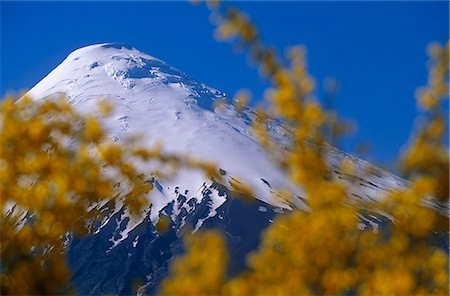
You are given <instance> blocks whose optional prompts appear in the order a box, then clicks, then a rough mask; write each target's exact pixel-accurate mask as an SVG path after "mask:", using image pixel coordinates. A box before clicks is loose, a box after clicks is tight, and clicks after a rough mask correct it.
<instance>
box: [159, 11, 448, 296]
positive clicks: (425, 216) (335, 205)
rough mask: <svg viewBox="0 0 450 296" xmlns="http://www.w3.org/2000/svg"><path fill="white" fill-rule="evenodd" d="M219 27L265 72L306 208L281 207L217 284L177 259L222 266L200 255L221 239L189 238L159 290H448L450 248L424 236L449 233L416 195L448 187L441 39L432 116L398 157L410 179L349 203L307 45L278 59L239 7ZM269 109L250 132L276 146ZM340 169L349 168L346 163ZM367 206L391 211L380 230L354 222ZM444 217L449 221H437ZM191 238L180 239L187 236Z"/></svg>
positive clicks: (287, 160)
mask: <svg viewBox="0 0 450 296" xmlns="http://www.w3.org/2000/svg"><path fill="white" fill-rule="evenodd" d="M217 7H218V6H214V7H213V9H214V13H221V12H220V10H219V8H217ZM218 30H219V32H221V34H219V36H220V37H223V38H235V39H238V40H240V41H242V42H243V43H244V44H245V45H246V46H247V48H248V49H249V51H250V52H251V54H252V56H253V58H255V59H256V61H257V62H258V65H259V66H260V68H261V69H262V70H263V73H265V74H266V75H267V76H268V77H269V78H270V79H271V81H272V83H273V86H274V87H273V89H271V90H269V91H268V95H267V97H268V101H269V103H270V107H271V108H273V109H274V110H275V112H274V114H273V115H275V116H277V117H278V118H280V119H281V120H283V121H284V122H285V124H286V125H288V127H289V130H290V131H291V133H292V141H291V144H290V145H289V146H288V147H287V148H288V149H287V152H286V153H285V154H283V156H284V158H283V159H281V160H280V165H281V167H282V168H283V169H285V170H286V172H287V173H288V174H289V176H290V177H291V178H292V180H293V181H294V182H295V184H297V185H298V186H299V187H301V188H302V189H303V190H304V192H305V194H306V196H305V198H306V199H307V202H308V205H309V207H310V209H311V212H304V211H301V210H293V211H292V212H291V213H287V214H283V215H279V216H278V217H277V218H276V219H275V220H274V222H273V224H272V225H270V226H269V227H268V228H267V229H266V230H265V232H264V234H263V235H262V238H261V240H262V241H261V243H260V245H259V247H258V249H257V250H256V251H254V252H253V253H251V254H250V255H249V256H248V258H247V269H246V270H245V271H243V272H242V273H241V274H239V275H237V276H233V277H227V278H225V279H222V280H221V281H222V284H221V285H217V283H216V282H214V283H211V284H208V283H205V282H204V281H203V278H202V277H197V278H196V280H195V281H187V280H186V278H189V280H191V279H192V276H191V275H187V274H184V273H180V272H177V270H178V268H179V266H180V265H186V266H191V264H194V262H195V263H198V262H204V264H203V265H201V264H196V265H195V266H196V268H195V272H193V273H192V274H194V275H200V274H203V273H204V272H210V273H213V274H221V275H222V274H224V272H226V264H221V265H212V264H210V261H209V260H201V258H205V256H206V255H205V253H206V252H208V253H209V256H208V258H209V259H210V260H218V259H217V258H215V256H218V254H217V253H216V252H215V251H214V249H215V248H216V249H217V248H219V249H220V250H221V252H222V246H220V247H218V246H214V247H213V245H212V244H211V245H208V244H207V243H208V242H205V241H202V243H203V248H201V249H200V248H195V247H190V245H191V244H192V243H190V244H188V246H187V252H186V254H185V255H182V256H180V257H179V258H175V260H174V261H173V263H172V268H173V270H175V271H174V272H173V273H172V274H171V275H170V276H169V277H168V278H166V279H165V281H164V282H163V284H162V287H161V290H160V293H161V294H163V295H186V294H190V293H192V291H194V290H195V293H196V294H198V295H341V294H345V295H353V294H361V295H448V293H449V283H448V281H449V277H448V263H449V261H448V254H447V253H446V252H445V251H444V250H443V249H442V248H440V247H436V246H433V245H432V244H431V243H430V241H431V240H432V238H433V235H434V233H435V231H446V232H448V215H442V214H439V213H438V212H437V211H435V210H434V209H433V208H431V207H426V206H424V203H423V202H424V200H425V199H426V198H429V197H435V198H438V199H440V200H441V201H444V200H445V201H447V205H448V191H447V192H446V193H445V192H444V193H443V192H442V191H443V190H444V189H447V190H448V152H447V150H448V148H446V147H445V143H444V140H443V139H444V131H445V130H446V128H447V126H446V125H448V120H446V119H445V118H444V117H443V115H442V107H441V105H442V102H443V99H444V98H445V97H446V96H447V89H448V45H447V47H446V48H445V49H442V48H440V47H438V46H436V45H434V46H433V47H432V48H431V50H430V52H431V58H432V68H431V71H430V82H429V86H428V87H427V88H425V89H424V90H422V91H421V92H420V94H419V103H420V104H421V106H423V107H425V108H426V110H428V111H429V112H428V116H429V117H428V121H427V124H426V125H425V126H424V127H423V130H422V132H419V134H418V136H416V137H415V138H414V139H415V140H414V141H413V144H412V145H411V146H410V148H409V149H408V151H407V153H406V155H405V157H404V161H403V163H402V164H403V166H404V167H405V168H406V171H408V172H411V174H412V175H413V176H415V178H414V179H413V180H412V182H411V183H410V184H409V186H408V187H407V188H405V189H404V190H403V191H399V192H394V193H392V194H390V195H389V196H387V197H385V198H384V200H383V202H381V203H376V204H375V203H368V202H367V203H366V204H363V205H359V206H358V207H356V206H355V205H354V204H351V202H350V201H349V200H348V198H347V188H346V187H345V186H344V184H342V183H340V182H339V181H338V180H336V179H334V178H332V177H331V174H330V167H329V164H328V163H327V161H326V159H325V158H324V156H323V151H324V149H325V145H326V144H325V142H324V139H323V138H324V137H323V127H324V126H325V125H326V124H329V122H327V121H328V118H327V113H326V112H325V111H324V110H323V108H322V107H321V106H320V105H319V104H318V103H317V102H316V101H315V100H314V99H312V97H311V92H312V90H313V88H314V82H313V80H312V79H311V78H310V77H309V75H308V73H307V70H306V65H305V62H304V51H303V50H302V49H301V48H294V49H293V50H291V51H290V55H289V61H290V66H287V67H283V66H281V63H280V62H279V59H278V58H277V57H276V56H275V55H274V52H273V50H271V49H267V48H266V47H264V46H263V45H262V44H261V42H260V41H259V39H258V38H257V36H256V35H255V38H253V37H252V38H249V37H248V32H256V29H255V28H254V26H253V25H252V24H251V22H250V20H249V18H248V17H245V16H243V15H242V14H241V13H239V12H238V11H237V10H236V9H232V10H230V11H228V12H227V13H222V18H221V23H219V29H218ZM251 36H253V35H251ZM268 117H269V116H268V115H267V112H264V111H261V109H260V112H258V113H257V117H256V125H255V128H254V130H255V135H256V136H257V137H258V138H259V139H260V141H261V143H262V144H264V145H265V146H266V147H268V149H269V150H270V149H273V147H274V145H273V144H272V143H273V140H272V139H271V138H270V135H269V133H268V132H267V127H266V126H265V120H264V119H265V118H268ZM270 151H271V152H273V151H272V150H270ZM342 169H343V170H344V171H347V172H349V171H353V168H351V167H349V164H348V163H345V162H344V163H343V168H342ZM446 173H447V175H445V174H446ZM367 213H369V214H372V215H378V214H379V213H388V215H389V217H391V219H392V220H391V222H389V223H387V225H385V226H380V227H381V228H380V229H370V228H368V229H365V230H360V229H359V228H358V224H359V217H361V215H364V214H367ZM439 221H441V222H439ZM442 221H443V222H442ZM441 224H444V225H447V228H442V227H441V228H439V225H441ZM202 235H204V234H202ZM195 237H196V236H195V235H194V238H192V237H188V238H187V240H188V241H190V242H192V241H193V240H195ZM199 240H201V236H200V237H199ZM210 251H211V252H210ZM199 282H201V285H199ZM167 287H171V288H170V290H169V289H167Z"/></svg>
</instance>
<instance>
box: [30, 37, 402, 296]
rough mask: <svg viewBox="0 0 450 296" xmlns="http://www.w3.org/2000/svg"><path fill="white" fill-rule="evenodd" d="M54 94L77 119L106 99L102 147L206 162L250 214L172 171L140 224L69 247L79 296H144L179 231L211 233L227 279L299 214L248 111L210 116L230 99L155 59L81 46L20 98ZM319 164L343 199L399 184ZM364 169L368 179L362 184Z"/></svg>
mask: <svg viewBox="0 0 450 296" xmlns="http://www.w3.org/2000/svg"><path fill="white" fill-rule="evenodd" d="M58 94H65V95H66V97H67V98H68V100H69V101H70V103H71V104H72V105H73V106H74V107H75V108H76V109H77V110H78V111H80V112H82V113H92V112H94V113H95V112H96V110H97V103H98V100H103V99H106V100H107V101H109V102H110V103H112V104H113V106H114V107H115V108H114V112H113V114H112V115H111V116H109V117H107V118H102V122H103V124H104V126H105V128H106V130H107V133H108V135H110V137H111V139H113V140H115V141H124V140H125V139H127V137H129V136H131V135H136V134H137V135H142V136H143V137H142V139H143V144H144V145H146V146H148V147H152V146H154V145H156V144H160V145H161V147H162V148H163V150H164V151H166V152H169V153H177V154H180V155H185V156H189V157H192V158H194V159H201V160H206V161H211V162H213V163H215V164H217V166H218V168H220V170H221V173H222V174H224V175H225V180H228V181H231V180H239V181H240V182H242V183H244V184H246V185H249V186H250V187H251V188H253V190H254V193H255V195H256V198H257V199H258V201H257V202H256V203H255V204H253V205H248V204H245V203H243V202H241V201H239V200H238V199H232V198H231V196H230V195H232V193H231V192H230V191H228V190H227V188H226V187H227V186H228V185H229V184H217V183H215V182H212V181H211V180H207V179H206V178H205V177H204V176H203V174H202V173H201V172H198V171H194V170H191V169H182V170H180V172H179V174H178V175H177V176H176V177H175V178H174V179H170V180H155V181H154V185H155V190H153V191H152V192H151V193H150V195H149V198H150V199H151V201H152V204H153V205H152V208H151V212H150V214H149V215H146V216H145V215H143V217H142V218H141V219H140V220H137V221H131V217H129V215H127V212H126V210H125V209H123V208H122V209H117V211H116V212H115V213H113V214H112V215H111V216H110V217H109V219H108V220H106V221H104V223H103V224H102V226H101V227H99V229H98V231H97V232H96V234H95V235H93V236H91V237H87V238H81V239H79V238H73V239H72V241H71V242H70V243H69V245H70V246H69V252H68V257H69V262H70V264H71V266H72V269H73V273H74V276H73V284H74V286H75V287H76V288H77V290H78V291H79V293H81V294H108V293H113V294H130V291H131V290H130V289H131V287H130V285H129V283H130V282H131V280H130V279H134V278H136V277H137V278H139V279H141V280H142V281H143V282H144V286H145V288H146V291H147V293H151V292H152V291H154V289H156V287H157V285H158V283H159V282H160V280H161V279H162V278H163V277H164V276H165V275H166V274H167V264H168V261H169V260H170V258H172V257H173V256H175V255H176V254H179V253H180V252H181V249H182V244H181V242H180V240H179V239H178V237H179V234H178V231H179V230H180V229H181V227H182V226H183V225H185V224H190V225H192V227H194V229H198V228H200V227H220V228H221V229H222V230H223V231H224V232H225V233H226V236H227V240H228V244H229V249H230V252H231V253H232V256H231V258H232V261H231V263H230V266H231V270H239V268H242V266H244V265H245V256H246V254H247V253H248V252H249V251H250V250H251V249H252V248H256V246H257V244H258V240H259V234H260V232H261V231H262V229H264V228H265V227H267V225H268V224H269V223H271V222H272V219H273V218H274V216H275V215H276V214H277V213H279V212H282V211H283V210H285V209H291V208H292V207H303V208H306V205H305V202H306V203H307V201H305V200H304V197H303V196H302V191H301V189H298V188H296V187H295V186H293V185H292V184H291V183H290V181H289V180H288V178H287V176H286V175H285V173H284V172H283V171H282V170H281V169H280V168H279V167H278V166H277V165H276V164H275V163H274V162H273V161H272V159H271V157H270V155H269V153H268V152H267V151H266V150H265V149H264V147H262V146H261V145H260V144H259V142H258V141H257V140H256V139H255V137H254V136H253V135H252V132H251V123H252V118H253V116H254V112H253V111H252V110H251V109H247V110H245V111H243V112H237V111H236V110H235V109H234V107H233V106H232V105H229V106H227V107H225V108H215V105H216V104H215V102H216V101H217V100H228V101H230V99H229V98H227V97H226V95H225V94H224V93H221V92H220V91H218V90H215V89H213V88H211V87H208V86H206V85H204V84H202V83H200V82H198V81H195V80H194V79H192V78H190V77H189V76H188V75H186V74H185V73H183V72H181V71H179V70H177V69H175V68H173V67H172V66H170V65H168V64H167V63H165V62H163V61H161V60H159V59H157V58H154V57H152V56H150V55H147V54H144V53H142V52H140V51H138V50H136V49H134V48H132V47H130V46H127V45H124V44H109V43H108V44H97V45H91V46H87V47H83V48H81V49H78V50H76V51H74V52H72V53H71V54H70V55H69V56H68V57H67V58H66V59H65V60H64V61H63V62H62V63H61V64H60V65H59V66H58V67H56V68H55V69H54V70H53V71H52V72H51V73H50V74H48V76H47V77H45V78H44V79H43V80H42V81H40V82H39V83H38V84H37V85H36V86H34V87H33V88H32V89H31V90H30V91H29V92H28V95H29V96H30V97H32V98H33V99H36V100H40V99H45V98H47V97H49V96H53V95H58ZM270 129H271V132H272V133H273V135H274V136H275V138H277V139H280V149H282V142H283V140H286V139H287V135H286V134H285V132H284V128H283V126H282V125H281V124H279V123H276V122H275V123H273V124H271V125H270ZM326 157H327V158H328V159H329V161H330V163H331V165H332V167H333V171H334V177H335V178H338V179H340V180H341V181H342V182H344V183H346V184H347V185H348V186H349V188H350V190H349V195H350V196H349V197H350V198H354V199H356V200H358V199H362V200H379V199H380V198H381V197H382V196H383V195H384V194H385V193H387V192H389V191H392V190H401V188H402V187H404V186H405V184H406V183H405V182H406V181H404V180H403V179H401V178H398V177H396V176H394V175H393V174H390V173H388V172H386V171H384V170H381V169H375V170H374V168H373V166H372V165H371V164H369V163H367V162H365V161H362V160H360V159H357V158H354V157H352V156H350V155H347V154H345V153H343V152H341V151H339V150H337V149H335V148H333V147H331V146H330V147H328V149H327V151H326ZM343 159H347V160H349V161H351V162H352V163H353V164H354V166H355V167H356V171H357V172H358V176H350V175H348V174H344V173H342V172H340V171H339V167H340V163H341V162H342V160H343ZM146 169H148V168H146ZM369 169H370V171H372V172H375V174H371V175H370V177H365V176H364V172H365V171H368V170H369ZM282 189H289V190H290V191H291V192H293V193H294V194H295V195H296V196H294V197H293V199H292V200H291V201H290V202H287V201H285V200H283V199H281V198H279V195H277V193H278V191H280V190H282ZM160 214H164V215H167V216H169V217H170V219H171V222H172V225H171V230H170V231H169V233H167V234H164V235H161V234H158V233H157V232H156V230H155V228H154V224H155V223H156V221H157V220H158V218H159V215H160ZM363 220H365V221H362V222H363V223H366V224H367V225H369V224H370V225H372V224H373V225H375V224H380V223H382V221H380V220H379V218H377V217H374V216H373V217H370V216H369V217H365V218H364V219H363ZM111 275H114V276H111Z"/></svg>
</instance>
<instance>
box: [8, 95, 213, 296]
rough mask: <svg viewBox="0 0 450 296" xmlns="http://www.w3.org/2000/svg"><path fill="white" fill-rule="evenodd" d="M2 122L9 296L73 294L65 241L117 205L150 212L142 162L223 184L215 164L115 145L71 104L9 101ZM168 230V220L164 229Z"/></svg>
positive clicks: (105, 109)
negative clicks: (188, 171) (139, 165)
mask: <svg viewBox="0 0 450 296" xmlns="http://www.w3.org/2000/svg"><path fill="white" fill-rule="evenodd" d="M99 111H100V113H101V114H103V115H107V114H108V113H109V112H111V111H112V106H111V105H110V104H108V103H107V102H106V101H100V103H99ZM0 120H1V121H0V147H1V148H0V208H1V211H0V234H1V245H0V254H1V263H0V265H1V269H2V272H1V274H0V277H1V291H2V294H35V295H36V294H66V293H73V291H72V290H71V288H70V286H69V282H70V272H69V269H68V267H67V264H66V259H65V253H64V252H65V247H64V241H65V238H66V236H67V235H68V234H75V235H84V234H87V233H88V232H89V231H90V225H91V224H92V223H91V222H92V221H93V220H99V219H102V218H103V217H105V216H106V215H108V214H110V213H112V212H113V211H114V210H115V209H116V204H117V203H120V204H123V205H125V206H126V207H127V208H128V209H129V211H130V212H131V214H133V215H141V214H142V210H143V209H145V208H148V207H149V205H150V204H149V195H148V194H149V192H150V191H151V190H152V184H151V182H149V181H148V179H149V178H150V175H151V173H152V172H147V174H144V173H142V172H141V171H140V170H139V169H137V167H136V164H137V163H139V162H143V163H145V162H150V161H153V162H158V163H160V164H161V166H159V167H162V166H163V165H166V166H169V167H174V168H175V169H178V168H180V167H181V166H184V167H191V168H194V169H200V170H202V171H204V172H205V174H207V175H208V176H209V177H210V178H215V179H216V180H220V175H219V174H218V172H217V170H216V169H215V167H214V166H213V165H212V164H210V163H208V162H202V161H198V160H193V159H191V158H189V157H187V156H178V155H170V154H166V153H163V152H162V151H161V149H159V148H158V147H156V148H153V149H150V148H143V147H140V146H138V144H136V143H134V142H132V141H131V140H130V143H115V142H112V141H111V140H109V138H108V137H109V136H108V135H107V134H106V133H105V131H104V129H103V128H102V125H101V123H100V121H99V119H98V118H96V117H94V116H90V115H82V114H80V113H78V112H77V111H76V110H74V109H73V107H72V106H71V105H70V104H69V103H68V102H67V100H65V98H48V99H43V100H38V101H33V100H32V99H30V98H28V97H22V98H20V99H19V100H14V99H13V98H6V99H5V100H3V101H2V102H1V105H0ZM155 173H156V172H155ZM105 205H106V207H105ZM166 224H167V221H166V220H164V219H162V221H161V223H160V224H159V225H158V230H159V229H161V230H162V229H164V228H167V225H166Z"/></svg>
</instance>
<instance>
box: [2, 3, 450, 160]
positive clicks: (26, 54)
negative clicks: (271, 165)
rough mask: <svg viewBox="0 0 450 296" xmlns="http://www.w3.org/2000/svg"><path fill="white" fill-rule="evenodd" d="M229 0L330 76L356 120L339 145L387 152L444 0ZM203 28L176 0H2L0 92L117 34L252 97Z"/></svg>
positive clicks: (440, 25)
mask: <svg viewBox="0 0 450 296" xmlns="http://www.w3.org/2000/svg"><path fill="white" fill-rule="evenodd" d="M227 4H229V3H227ZM235 4H236V5H237V6H238V7H239V8H241V9H242V10H244V11H247V12H248V13H249V15H250V16H251V18H252V19H253V20H254V22H255V23H256V24H257V26H258V27H259V28H260V32H261V35H262V38H263V40H264V42H265V43H266V44H273V45H275V46H277V47H278V48H280V49H282V48H284V47H285V46H289V45H296V44H304V45H305V46H306V47H307V48H308V60H309V68H310V72H311V74H312V75H313V76H314V77H315V78H316V80H317V82H318V84H319V85H320V84H321V82H322V81H323V79H324V78H325V77H328V76H331V77H335V78H336V79H338V80H339V82H340V85H341V87H340V93H339V95H338V97H337V103H336V106H337V108H338V110H339V111H340V112H341V114H342V115H343V116H344V117H346V118H349V119H352V120H353V121H355V122H357V123H358V131H357V134H356V135H355V136H353V137H351V138H349V139H348V140H347V141H346V142H345V143H344V145H343V147H344V148H345V150H348V151H351V149H352V147H353V146H354V144H355V143H356V142H358V141H360V140H367V141H369V142H370V143H371V146H372V149H371V152H370V155H369V158H370V159H371V160H376V161H378V162H382V163H383V164H389V163H391V162H392V160H394V159H395V157H396V156H397V155H398V152H399V149H400V148H401V147H402V145H403V144H404V143H405V142H406V141H407V139H408V137H409V132H410V130H411V126H412V125H413V121H414V118H415V116H416V105H415V98H414V91H415V88H416V87H417V86H419V85H423V84H424V83H425V82H426V77H427V73H426V61H427V56H426V50H425V48H426V45H427V44H428V43H429V42H431V41H439V42H441V43H443V42H445V41H446V40H447V39H448V34H449V32H448V23H449V16H448V13H449V4H448V2H447V1H442V2H436V1H433V2H429V1H427V2H425V1H422V2H391V1H386V2H294V1H293V2H256V3H255V2H237V3H235ZM212 32H213V26H212V25H210V23H209V20H208V10H207V9H206V8H205V6H203V5H202V6H192V5H190V4H188V3H184V2H140V1H138V2H128V3H125V2H5V1H2V2H1V60H0V63H1V83H0V94H1V95H2V96H3V95H4V94H5V93H7V92H8V91H19V90H23V89H29V88H31V87H32V86H33V85H34V84H36V83H37V82H38V81H39V80H41V79H42V78H43V77H44V76H45V75H46V74H48V73H49V72H50V71H51V70H52V69H53V68H54V67H55V66H57V65H58V64H59V63H60V62H61V61H62V60H63V59H64V58H65V57H66V56H67V55H68V54H69V53H70V52H71V51H73V50H74V49H76V48H79V47H82V46H85V45H88V44H93V43H100V42H125V43H128V44H130V45H132V46H134V47H136V48H137V49H139V50H141V51H143V52H145V53H148V54H150V55H153V56H155V57H158V58H160V59H162V60H165V61H166V62H168V63H169V64H171V65H173V66H175V67H177V68H179V69H180V70H182V71H184V72H186V73H188V74H189V75H190V76H191V77H193V78H195V79H197V80H199V81H202V82H204V83H206V84H208V85H210V86H212V87H215V88H217V89H219V90H221V91H223V92H225V93H228V94H230V95H232V94H234V93H235V92H236V91H237V90H239V89H241V88H248V89H250V90H251V91H252V92H253V93H254V94H255V98H254V99H253V102H252V103H253V104H257V103H258V101H259V99H260V97H261V96H262V90H263V89H264V87H266V86H267V82H266V81H264V79H262V78H260V77H259V76H258V74H257V71H256V70H255V69H254V68H252V67H248V63H247V58H246V56H245V55H244V54H242V53H241V54H236V53H234V51H233V48H232V46H230V45H229V44H223V43H218V42H216V41H215V40H214V39H213V38H212Z"/></svg>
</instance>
